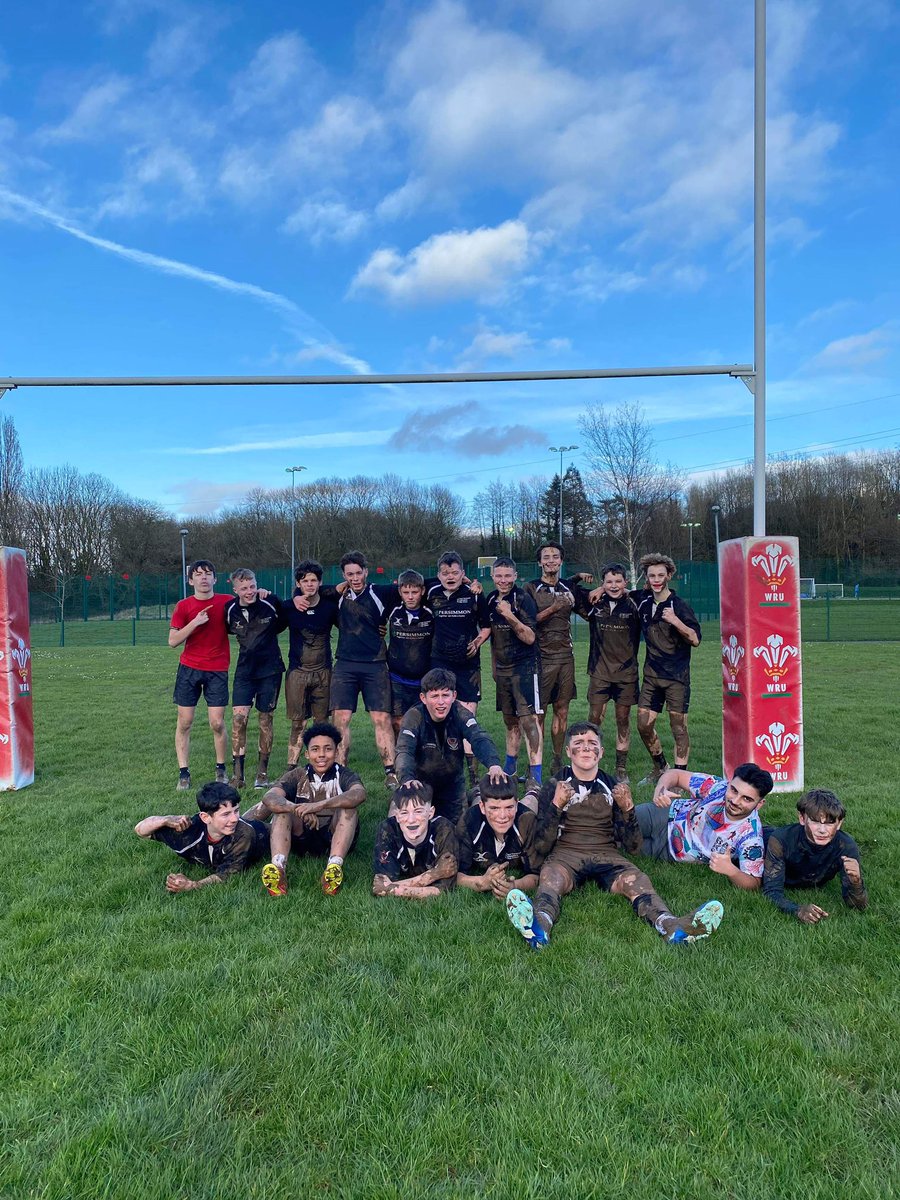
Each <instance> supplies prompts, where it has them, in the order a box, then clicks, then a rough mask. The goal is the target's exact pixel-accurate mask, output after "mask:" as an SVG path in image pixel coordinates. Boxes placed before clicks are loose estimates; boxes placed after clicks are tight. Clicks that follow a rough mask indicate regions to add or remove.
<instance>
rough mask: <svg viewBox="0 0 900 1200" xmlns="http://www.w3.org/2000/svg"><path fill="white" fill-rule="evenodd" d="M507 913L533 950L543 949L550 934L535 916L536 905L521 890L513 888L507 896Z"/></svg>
mask: <svg viewBox="0 0 900 1200" xmlns="http://www.w3.org/2000/svg"><path fill="white" fill-rule="evenodd" d="M506 915H507V916H508V917H509V919H510V922H511V923H512V926H513V928H514V929H518V931H519V933H521V935H522V937H523V938H524V939H525V941H526V942H527V943H528V945H529V946H530V947H531V949H532V950H542V949H543V948H544V946H546V945H547V943H548V942H549V941H550V936H549V934H548V933H547V931H546V930H545V929H543V928H542V927H541V926H540V925H539V924H538V922H537V921H536V920H535V918H534V905H533V904H532V903H531V901H530V900H529V899H528V897H527V896H526V895H525V893H524V892H523V891H522V890H521V888H513V889H512V891H510V892H509V893H508V894H507V897H506Z"/></svg>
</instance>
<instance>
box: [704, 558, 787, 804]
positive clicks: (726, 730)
mask: <svg viewBox="0 0 900 1200" xmlns="http://www.w3.org/2000/svg"><path fill="white" fill-rule="evenodd" d="M799 561H800V550H799V544H798V541H797V539H796V538H794V537H778V536H774V535H770V536H768V537H763V538H753V537H745V538H735V539H733V540H732V541H728V542H721V543H720V544H719V595H720V606H721V615H722V692H723V694H722V765H723V767H724V770H725V775H726V777H728V778H729V779H730V778H731V773H732V772H733V771H734V768H735V767H737V766H740V764H741V763H743V762H755V763H757V764H758V765H759V766H761V767H764V768H765V770H767V771H769V772H770V773H771V775H772V778H773V780H774V781H775V791H776V792H796V791H801V790H802V788H803V695H802V675H801V669H800V668H801V654H800V571H799V567H798V564H799Z"/></svg>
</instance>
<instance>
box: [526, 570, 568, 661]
mask: <svg viewBox="0 0 900 1200" xmlns="http://www.w3.org/2000/svg"><path fill="white" fill-rule="evenodd" d="M574 584H575V580H574V579H558V580H557V581H556V583H545V582H544V581H543V579H529V581H528V582H527V583H526V584H525V585H524V586H523V589H522V590H523V591H524V592H525V594H526V595H527V596H530V597H531V598H532V600H533V601H534V603H535V607H536V608H537V615H538V616H540V615H541V612H542V611H543V610H544V609H545V608H550V607H551V605H553V604H555V603H556V601H557V599H558V597H559V596H560V595H562V594H564V593H565V594H567V595H569V596H571V597H572V600H573V602H574V600H575V587H574ZM573 610H574V604H573V606H572V607H569V606H567V607H565V608H562V609H559V610H557V611H556V612H555V613H554V614H553V615H552V616H551V617H547V619H546V620H545V621H538V624H537V636H538V646H539V647H540V652H541V662H543V663H558V662H568V661H569V660H570V659H571V657H572V655H573V653H574V651H573V647H572V622H571V616H572V612H573Z"/></svg>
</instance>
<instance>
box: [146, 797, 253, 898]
mask: <svg viewBox="0 0 900 1200" xmlns="http://www.w3.org/2000/svg"><path fill="white" fill-rule="evenodd" d="M239 804H240V796H239V795H238V793H237V791H236V790H235V789H234V788H233V787H231V785H230V784H227V783H205V784H204V785H203V787H201V788H200V789H199V790H198V792H197V807H198V808H199V810H200V811H199V812H198V813H197V814H196V815H195V816H193V817H189V816H167V817H145V818H144V819H143V821H138V823H137V825H135V827H134V832H135V833H136V834H137V835H138V837H142V838H153V840H154V841H157V842H165V844H166V845H167V846H170V847H171V848H172V849H173V850H174V851H175V853H176V854H177V855H179V857H180V858H181V859H182V860H183V861H184V862H189V863H194V864H195V865H196V866H198V867H206V868H207V869H208V870H209V871H210V872H211V874H209V875H207V876H206V878H205V879H188V877H187V876H186V875H182V874H180V873H175V874H170V875H167V876H166V890H167V891H169V892H193V891H196V890H197V888H202V887H206V885H207V884H210V883H224V882H225V881H226V880H227V879H230V878H231V876H232V875H236V874H237V873H238V872H239V871H243V870H245V868H247V867H249V866H251V865H252V864H253V863H255V862H258V860H259V859H261V858H264V857H265V855H266V854H267V853H268V848H269V831H268V829H267V828H266V827H265V825H263V823H262V821H253V820H249V821H248V820H246V819H245V818H243V817H242V816H241V814H240V812H239V811H238V805H239Z"/></svg>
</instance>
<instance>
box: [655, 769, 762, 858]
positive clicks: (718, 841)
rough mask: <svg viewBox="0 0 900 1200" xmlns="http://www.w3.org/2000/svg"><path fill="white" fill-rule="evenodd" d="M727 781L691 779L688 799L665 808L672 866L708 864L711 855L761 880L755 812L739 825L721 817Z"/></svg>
mask: <svg viewBox="0 0 900 1200" xmlns="http://www.w3.org/2000/svg"><path fill="white" fill-rule="evenodd" d="M727 788H728V780H727V779H717V778H716V776H715V775H692V776H691V782H690V787H689V789H688V790H689V792H690V795H689V796H685V797H684V798H683V799H678V800H673V801H672V803H671V805H670V806H669V849H670V851H671V852H672V857H673V858H674V859H675V861H676V862H699V863H708V862H709V859H710V856H711V855H713V854H720V853H724V854H730V855H731V857H732V858H736V859H737V864H738V866H739V867H740V869H741V870H742V871H743V872H744V873H745V874H746V875H753V876H754V877H755V878H757V879H761V878H762V873H763V835H762V825H761V824H760V821H759V816H758V815H757V813H756V812H752V813H751V814H750V815H749V817H742V818H741V819H740V820H739V821H729V820H728V818H727V817H726V815H725V792H726V790H727Z"/></svg>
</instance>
